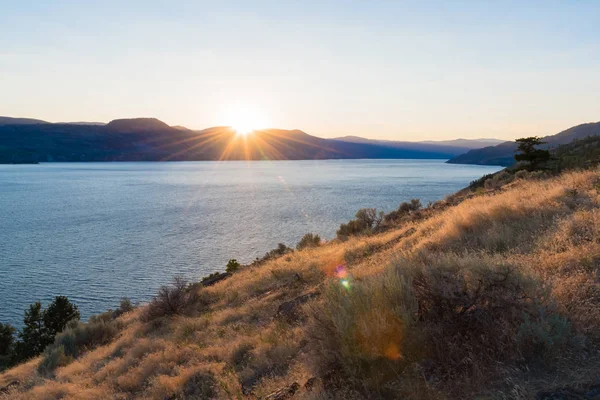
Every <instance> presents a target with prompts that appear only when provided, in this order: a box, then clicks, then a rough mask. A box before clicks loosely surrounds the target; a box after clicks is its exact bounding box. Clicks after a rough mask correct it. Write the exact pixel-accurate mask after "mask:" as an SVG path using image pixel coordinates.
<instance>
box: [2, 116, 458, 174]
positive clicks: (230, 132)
mask: <svg viewBox="0 0 600 400" xmlns="http://www.w3.org/2000/svg"><path fill="white" fill-rule="evenodd" d="M7 121H8V122H10V121H11V120H8V119H7ZM456 153H457V148H456V147H450V146H436V145H431V144H415V143H409V142H406V145H405V146H389V145H384V144H382V143H377V142H369V143H355V142H348V141H343V140H337V139H324V138H320V137H316V136H312V135H309V134H308V133H306V132H303V131H301V130H298V129H294V130H285V129H261V130H256V131H254V132H253V133H252V134H250V135H247V136H246V135H238V134H237V133H236V132H235V130H234V129H232V128H231V127H211V128H206V129H202V130H191V129H187V128H185V127H181V126H175V127H173V126H169V125H167V124H166V123H164V122H163V121H160V120H158V119H156V118H126V119H116V120H113V121H110V122H109V123H108V124H106V125H87V124H86V125H81V124H71V123H33V122H31V123H26V122H25V123H23V122H21V123H17V124H11V123H4V124H0V163H38V162H53V161H65V162H70V161H209V160H311V159H360V158H373V159H409V158H414V159H428V158H429V159H447V158H451V157H453V156H455V155H456Z"/></svg>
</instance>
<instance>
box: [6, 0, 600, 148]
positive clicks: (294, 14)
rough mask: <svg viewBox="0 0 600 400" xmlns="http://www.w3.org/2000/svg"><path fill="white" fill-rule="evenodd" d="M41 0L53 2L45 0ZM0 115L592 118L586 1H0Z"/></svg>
mask: <svg viewBox="0 0 600 400" xmlns="http://www.w3.org/2000/svg"><path fill="white" fill-rule="evenodd" d="M51 3H52V4H51ZM0 6H1V9H2V12H1V13H0V115H10V116H14V117H32V118H40V119H44V120H48V121H54V122H58V121H82V120H85V121H103V122H106V121H109V120H112V119H115V118H123V117H141V116H152V117H156V118H159V119H161V120H163V121H166V122H167V123H169V124H171V125H184V126H187V127H190V128H199V129H200V128H206V127H209V126H215V125H231V124H232V121H230V120H229V119H230V118H229V117H228V116H229V115H231V112H232V111H231V110H232V109H234V110H235V109H240V108H241V109H252V110H256V111H253V112H256V113H259V114H260V115H261V116H264V117H263V119H264V120H267V121H268V123H269V124H270V126H272V127H278V128H287V129H294V128H297V129H302V130H304V131H306V132H309V133H311V134H313V135H317V136H321V137H336V136H344V135H357V136H363V137H368V138H379V139H394V140H427V139H433V140H440V139H452V138H457V137H464V138H479V137H496V138H500V139H514V138H516V137H521V136H526V135H547V134H553V133H556V132H558V131H560V130H562V129H565V128H566V127H569V126H572V125H576V124H579V123H581V122H588V121H597V120H598V119H599V118H598V110H599V109H600V96H599V95H598V93H600V74H598V71H600V41H598V37H599V34H600V27H599V25H598V20H599V19H600V3H599V2H596V1H577V2H572V1H563V2H555V1H543V2H542V1H540V2H528V4H527V5H523V4H522V2H518V1H515V2H494V3H493V4H484V3H483V2H471V1H465V2H452V3H448V2H427V3H425V2H417V1H415V2H399V1H377V2H352V3H350V2H347V1H302V2H283V1H253V2H248V1H237V2H235V1H219V2H215V1H210V2H204V1H194V2H192V1H190V2H183V1H127V2H119V1H101V2H75V1H73V2H70V1H54V2H45V1H31V2H0Z"/></svg>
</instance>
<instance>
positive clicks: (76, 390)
mask: <svg viewBox="0 0 600 400" xmlns="http://www.w3.org/2000/svg"><path fill="white" fill-rule="evenodd" d="M599 185H600V171H599V170H591V171H584V172H570V173H564V174H562V175H561V176H558V177H555V178H550V179H544V180H540V179H516V180H515V181H513V182H511V183H510V184H508V185H506V186H504V187H502V188H499V189H493V190H487V191H483V192H482V191H479V192H477V193H471V192H466V191H465V192H463V194H462V195H460V196H458V195H457V196H451V197H449V198H448V199H446V200H444V201H440V202H438V203H435V204H433V205H430V206H429V207H427V208H425V209H422V210H420V211H414V212H411V213H410V214H408V215H405V216H404V217H403V218H400V219H399V220H398V221H396V222H395V225H393V226H392V227H391V228H389V229H388V230H386V231H385V232H381V233H378V234H374V235H369V236H358V237H350V239H349V240H347V241H339V240H334V241H331V242H329V243H323V244H321V245H320V246H317V247H314V248H307V249H304V250H301V251H294V252H291V253H286V254H284V255H282V256H280V257H278V258H274V259H271V260H268V261H266V262H265V263H258V264H254V265H252V266H246V267H241V268H240V269H239V270H237V271H236V272H234V273H233V274H232V276H230V277H227V278H226V279H224V280H222V281H220V282H217V283H215V284H214V285H212V286H208V287H204V286H202V285H201V284H195V285H191V286H189V287H182V286H181V285H179V287H178V288H175V287H174V288H171V289H166V288H165V290H163V291H162V292H161V296H159V297H158V298H157V300H155V301H154V302H153V303H151V304H149V305H146V306H140V307H138V308H136V309H135V310H133V311H131V312H128V313H126V314H124V315H121V316H118V317H117V318H116V319H115V317H114V315H112V314H110V313H109V314H107V315H104V316H100V317H97V318H95V319H94V320H93V321H92V322H90V323H89V324H88V328H86V329H84V326H85V325H82V326H73V327H70V328H69V329H68V330H67V332H65V333H64V334H63V335H62V336H59V337H58V338H57V342H56V343H55V345H54V346H53V350H52V351H47V352H46V354H44V355H43V356H42V357H40V358H36V359H33V360H31V361H29V362H27V363H25V364H22V365H20V366H18V367H16V368H13V369H12V370H9V371H6V372H5V373H3V374H2V375H0V388H2V387H4V389H1V390H2V391H3V393H4V396H5V397H6V398H11V399H53V398H65V399H106V398H115V399H131V398H140V399H142V398H143V399H203V398H223V399H228V398H270V399H283V398H290V397H291V398H294V399H296V398H298V399H327V398H340V399H342V398H343V399H377V398H412V399H431V398H436V399H450V398H475V397H478V398H490V399H494V398H498V399H506V398H514V399H529V398H534V397H535V396H536V394H537V395H538V398H547V399H549V398H557V397H543V396H545V395H544V393H545V391H546V392H547V393H548V396H552V393H553V391H556V390H557V388H560V387H563V389H561V390H564V391H568V392H569V393H573V394H574V395H575V394H576V395H578V396H580V397H573V398H592V397H586V396H588V394H590V393H591V394H590V396H592V395H593V394H594V393H595V392H594V390H596V389H597V387H596V386H594V384H597V383H598V382H597V381H594V380H597V379H598V375H597V372H598V370H599V368H600V359H599V358H600V355H599V350H600V270H599V264H600V186H599ZM224 245H226V244H224ZM109 326H110V332H111V333H110V335H108V334H107V336H102V335H100V334H98V332H101V333H104V334H106V332H108V331H109V329H108V327H109ZM92 338H96V339H94V340H92ZM102 338H104V339H103V340H101V339H102ZM107 338H108V339H107ZM586 393H587V394H586ZM0 396H1V394H0ZM268 396H270V397H268Z"/></svg>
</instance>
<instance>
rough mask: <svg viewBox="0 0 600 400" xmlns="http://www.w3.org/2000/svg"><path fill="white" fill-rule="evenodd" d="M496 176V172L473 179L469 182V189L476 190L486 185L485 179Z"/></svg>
mask: <svg viewBox="0 0 600 400" xmlns="http://www.w3.org/2000/svg"><path fill="white" fill-rule="evenodd" d="M493 177H494V174H485V175H483V176H482V177H481V178H478V179H475V180H474V181H471V183H470V184H469V189H471V190H476V189H478V188H482V187H484V184H485V181H487V180H488V179H491V178H493Z"/></svg>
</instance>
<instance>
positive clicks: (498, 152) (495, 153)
mask: <svg viewBox="0 0 600 400" xmlns="http://www.w3.org/2000/svg"><path fill="white" fill-rule="evenodd" d="M596 135H600V122H595V123H588V124H581V125H577V126H574V127H571V128H569V129H567V130H564V131H562V132H560V133H557V134H556V135H550V136H545V137H543V140H544V142H547V144H546V145H544V146H541V148H546V149H552V148H556V147H557V146H559V145H562V144H567V143H570V142H572V141H573V140H576V139H583V138H586V137H588V136H596ZM516 149H517V145H516V143H514V142H505V143H501V144H499V145H496V146H489V147H484V148H482V149H475V150H471V151H469V152H467V153H465V154H462V155H459V156H457V157H454V158H452V159H450V160H448V163H450V164H478V165H502V166H510V165H513V164H514V163H515V160H514V158H513V157H514V154H515V150H516Z"/></svg>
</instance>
